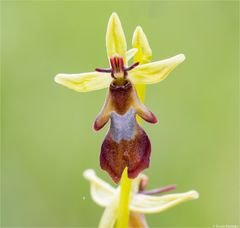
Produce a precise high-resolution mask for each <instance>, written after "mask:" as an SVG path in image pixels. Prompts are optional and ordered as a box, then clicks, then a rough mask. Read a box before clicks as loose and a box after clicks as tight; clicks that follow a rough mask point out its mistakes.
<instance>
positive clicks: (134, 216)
mask: <svg viewBox="0 0 240 228" xmlns="http://www.w3.org/2000/svg"><path fill="white" fill-rule="evenodd" d="M83 175H84V177H85V178H86V179H87V180H88V181H90V185H91V197H92V199H93V201H94V202H95V203H96V204H98V205H99V206H101V207H104V208H105V211H104V213H103V215H102V218H101V221H100V224H99V228H112V227H114V225H115V223H116V220H117V215H118V205H119V203H118V201H119V194H120V189H119V187H118V188H113V187H112V186H111V185H110V184H108V183H107V182H105V181H104V180H102V179H100V178H99V177H98V176H97V175H96V173H95V171H94V170H92V169H89V170H86V171H85V172H84V174H83ZM147 183H148V178H147V176H146V175H144V174H140V175H139V176H138V177H137V178H135V179H134V180H133V183H132V188H131V194H130V205H129V209H130V219H129V227H135V228H136V227H148V226H147V222H146V220H145V218H144V214H154V213H160V212H163V211H165V210H167V209H169V208H171V207H174V206H176V205H178V204H180V203H183V202H185V201H188V200H193V199H197V198H198V197H199V195H198V192H196V191H194V190H192V191H188V192H185V193H173V194H166V195H162V196H155V195H156V194H158V193H163V192H167V191H170V190H174V189H175V186H167V187H164V188H160V189H155V190H150V191H146V190H145V188H146V185H147Z"/></svg>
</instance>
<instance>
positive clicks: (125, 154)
mask: <svg viewBox="0 0 240 228" xmlns="http://www.w3.org/2000/svg"><path fill="white" fill-rule="evenodd" d="M136 115H139V116H140V117H141V118H143V119H144V120H146V121H147V122H149V123H157V118H156V116H155V115H154V114H153V113H152V112H150V111H149V110H148V109H147V108H146V107H145V106H144V104H142V103H141V102H140V100H139V98H138V96H137V93H136V90H135V88H134V86H133V84H132V83H131V82H130V81H129V80H128V79H126V78H125V77H124V78H116V79H114V80H113V81H112V83H111V85H110V88H109V91H108V94H107V98H106V101H105V104H104V106H103V108H102V110H101V112H100V113H99V115H98V116H97V118H96V120H95V122H94V129H95V130H100V129H101V128H102V127H103V126H104V125H105V124H106V123H107V122H108V120H109V119H111V124H110V128H109V130H108V132H107V134H106V136H105V138H104V141H103V143H102V147H101V154H100V165H101V168H102V169H104V170H106V171H107V172H108V173H109V175H110V176H111V177H112V179H113V180H114V181H115V182H116V183H118V182H119V180H120V179H121V175H122V172H123V170H124V169H125V167H128V176H129V178H135V177H136V176H137V175H138V174H139V173H140V172H141V171H142V170H144V169H146V168H147V167H148V166H149V158H150V153H151V143H150V141H149V138H148V136H147V134H146V133H145V131H144V130H143V129H142V127H141V126H140V125H139V124H138V123H137V121H136Z"/></svg>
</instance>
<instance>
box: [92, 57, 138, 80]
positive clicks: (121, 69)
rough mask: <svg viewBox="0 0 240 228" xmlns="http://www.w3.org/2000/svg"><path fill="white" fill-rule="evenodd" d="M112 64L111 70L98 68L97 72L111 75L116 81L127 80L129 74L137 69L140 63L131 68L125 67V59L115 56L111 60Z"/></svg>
mask: <svg viewBox="0 0 240 228" xmlns="http://www.w3.org/2000/svg"><path fill="white" fill-rule="evenodd" d="M110 64H111V68H109V69H103V68H96V69H95V70H96V71H97V72H102V73H111V76H112V77H113V78H114V79H125V78H126V77H127V75H128V73H127V72H128V71H130V70H132V69H133V68H135V67H136V66H137V65H138V64H139V62H136V63H133V64H132V65H131V66H129V67H125V66H124V61H123V58H122V57H121V56H118V55H115V56H113V57H111V58H110Z"/></svg>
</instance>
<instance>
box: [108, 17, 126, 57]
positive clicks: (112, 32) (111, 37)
mask: <svg viewBox="0 0 240 228" xmlns="http://www.w3.org/2000/svg"><path fill="white" fill-rule="evenodd" d="M106 47H107V55H108V58H110V57H111V56H113V55H116V54H118V55H120V56H122V57H123V59H124V61H125V55H126V51H127V42H126V38H125V35H124V32H123V28H122V24H121V21H120V19H119V17H118V15H117V13H112V15H111V17H110V18H109V21H108V26H107V33H106Z"/></svg>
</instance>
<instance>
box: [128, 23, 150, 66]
mask: <svg viewBox="0 0 240 228" xmlns="http://www.w3.org/2000/svg"><path fill="white" fill-rule="evenodd" d="M132 46H133V47H134V48H137V49H138V52H137V53H136V55H135V56H134V62H139V63H140V64H143V63H148V62H150V61H151V59H152V50H151V48H150V45H149V43H148V40H147V37H146V35H145V33H144V32H143V30H142V28H141V27H140V26H137V28H136V29H135V31H134V33H133V38H132Z"/></svg>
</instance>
